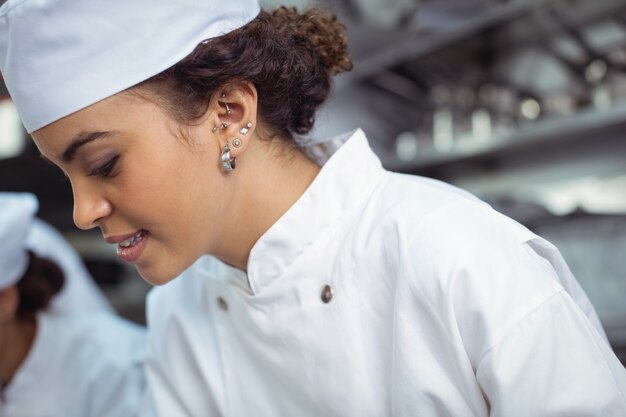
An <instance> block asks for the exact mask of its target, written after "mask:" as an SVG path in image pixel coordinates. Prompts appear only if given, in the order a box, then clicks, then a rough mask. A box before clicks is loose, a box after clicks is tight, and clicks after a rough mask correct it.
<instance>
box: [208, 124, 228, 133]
mask: <svg viewBox="0 0 626 417" xmlns="http://www.w3.org/2000/svg"><path fill="white" fill-rule="evenodd" d="M220 126H221V127H222V129H226V128H227V127H228V123H226V122H223V123H221V124H220ZM211 132H213V133H215V132H217V126H213V129H211Z"/></svg>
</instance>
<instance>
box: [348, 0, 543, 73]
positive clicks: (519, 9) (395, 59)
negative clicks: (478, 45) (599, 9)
mask: <svg viewBox="0 0 626 417" xmlns="http://www.w3.org/2000/svg"><path fill="white" fill-rule="evenodd" d="M554 1H555V0H526V1H519V0H518V1H511V2H509V3H506V4H504V5H501V6H495V7H493V9H492V10H490V11H489V12H488V13H484V14H481V15H479V16H476V17H475V18H472V19H468V20H467V21H466V22H464V23H463V24H462V25H460V26H458V27H457V28H455V29H454V30H449V31H445V32H440V33H433V34H426V35H425V34H423V33H420V32H416V33H406V34H404V35H403V38H402V40H401V41H397V42H393V43H392V45H388V46H386V47H385V48H381V49H379V50H377V51H374V52H372V53H369V54H367V55H365V56H363V57H361V58H356V59H355V62H354V64H355V65H354V69H353V70H352V71H351V72H350V73H348V74H346V75H345V76H344V78H345V80H344V82H354V81H360V80H363V79H367V78H369V77H372V76H374V75H376V74H378V73H379V72H380V71H382V70H385V69H388V68H391V67H394V66H395V65H398V64H399V63H401V62H402V61H404V60H406V59H408V58H410V59H415V58H419V57H421V56H425V55H427V54H430V53H432V52H434V51H437V50H439V49H441V48H444V47H446V46H450V45H453V44H455V43H457V42H460V41H463V40H465V39H467V38H469V37H471V36H473V35H475V34H478V33H480V32H481V31H484V30H487V29H489V28H492V27H495V26H498V25H501V24H504V23H507V22H509V21H512V20H515V19H518V18H520V17H522V16H525V15H527V14H529V13H532V12H534V11H536V10H539V9H541V8H542V7H544V6H546V5H548V4H550V3H554Z"/></svg>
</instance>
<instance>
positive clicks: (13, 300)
mask: <svg viewBox="0 0 626 417" xmlns="http://www.w3.org/2000/svg"><path fill="white" fill-rule="evenodd" d="M19 304H20V295H19V292H18V290H17V285H11V286H10V287H7V288H3V289H1V290H0V323H6V322H9V321H11V320H13V319H14V318H15V314H16V312H17V308H18V307H19Z"/></svg>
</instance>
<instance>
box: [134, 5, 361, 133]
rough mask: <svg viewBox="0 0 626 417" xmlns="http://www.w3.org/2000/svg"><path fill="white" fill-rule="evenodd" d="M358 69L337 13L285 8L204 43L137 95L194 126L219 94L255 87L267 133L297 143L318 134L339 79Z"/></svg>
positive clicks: (146, 84) (264, 14)
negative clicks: (321, 110) (240, 85)
mask: <svg viewBox="0 0 626 417" xmlns="http://www.w3.org/2000/svg"><path fill="white" fill-rule="evenodd" d="M350 69H352V62H351V59H350V55H349V53H348V36H347V31H346V28H345V26H344V25H343V24H342V23H340V22H339V21H338V20H337V18H336V17H335V16H334V15H333V14H332V13H330V12H328V11H325V10H323V9H318V8H312V9H309V10H306V11H304V12H302V13H300V12H298V11H297V10H296V9H295V8H288V7H280V8H277V9H275V10H273V11H271V12H267V11H261V12H260V13H259V15H258V16H257V17H256V18H255V19H253V20H252V21H251V22H250V23H248V24H246V25H245V26H243V27H241V28H239V29H236V30H234V31H232V32H230V33H227V34H225V35H223V36H219V37H216V38H211V39H208V40H206V41H204V42H201V43H200V44H199V45H198V46H197V47H196V48H195V50H194V51H193V52H192V53H191V54H189V55H188V56H187V57H185V58H184V59H183V60H182V61H180V62H178V63H177V64H175V65H174V66H172V67H170V68H168V69H167V70H165V71H163V72H161V73H159V74H157V75H155V76H153V77H151V78H149V79H147V80H146V81H144V82H142V83H140V84H138V85H137V86H135V87H133V89H139V91H141V90H147V91H148V92H149V93H150V94H151V95H152V96H153V97H156V98H157V100H158V104H159V105H161V106H162V107H164V108H165V110H166V111H168V113H169V114H170V115H172V116H173V117H174V118H175V119H176V120H177V121H179V122H184V123H187V124H191V123H193V122H194V121H197V120H199V119H200V117H202V116H203V115H204V114H205V113H206V110H207V108H208V105H209V103H210V100H211V98H212V97H213V95H214V94H215V93H216V91H217V89H218V88H220V87H222V86H224V85H228V82H232V81H234V82H236V81H249V82H251V83H253V84H254V86H255V87H256V89H257V92H258V107H259V111H258V114H259V119H260V120H259V122H260V123H261V124H262V128H263V132H266V133H267V134H268V136H270V137H273V136H276V135H279V136H281V137H285V138H287V139H293V134H305V133H308V132H309V131H310V130H311V129H312V127H313V124H314V122H315V112H316V111H317V109H318V107H319V106H320V105H321V104H322V103H323V102H324V101H325V100H326V99H327V97H328V95H329V94H330V90H331V86H332V83H331V77H332V76H333V75H336V74H338V73H341V72H343V71H349V70H350ZM257 124H258V123H257Z"/></svg>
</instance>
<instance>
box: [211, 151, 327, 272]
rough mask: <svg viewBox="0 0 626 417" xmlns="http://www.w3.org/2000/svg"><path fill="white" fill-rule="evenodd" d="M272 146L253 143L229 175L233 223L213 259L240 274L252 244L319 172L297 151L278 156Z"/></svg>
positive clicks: (228, 226)
mask: <svg viewBox="0 0 626 417" xmlns="http://www.w3.org/2000/svg"><path fill="white" fill-rule="evenodd" d="M281 143H282V142H281ZM251 145H252V144H251ZM275 145H277V144H273V143H268V142H264V141H262V140H259V141H256V143H255V144H254V145H253V146H251V147H250V149H248V150H247V151H246V153H245V155H243V156H242V159H243V161H242V162H241V163H239V164H238V166H237V170H236V171H234V172H233V173H232V174H235V175H233V184H232V186H233V187H234V188H233V190H234V192H233V196H232V199H233V200H232V205H231V207H233V208H234V209H233V212H232V214H233V215H232V216H229V217H230V218H231V219H234V221H233V222H230V223H229V224H228V225H226V231H225V232H226V235H227V236H228V237H229V238H228V239H227V241H228V242H227V243H225V245H224V247H223V248H221V250H220V251H216V252H217V253H215V255H216V256H217V257H218V258H220V259H221V260H222V261H223V262H226V263H228V264H230V265H232V266H235V267H236V268H239V269H241V270H243V271H246V270H247V264H248V258H249V255H250V251H251V250H252V247H253V246H254V244H255V243H256V242H257V241H258V240H259V238H261V236H262V235H263V234H264V233H265V232H266V231H267V230H268V229H269V228H270V227H271V226H272V225H273V224H274V223H276V222H277V221H278V219H280V218H281V217H282V216H283V215H284V214H285V213H286V212H287V211H288V210H289V208H290V207H291V206H293V204H294V203H295V202H296V201H297V200H298V199H299V198H300V197H301V196H302V194H304V192H305V191H306V189H307V188H308V187H309V186H310V185H311V183H312V182H313V180H314V179H315V177H316V176H317V174H318V173H319V171H320V167H319V166H318V165H317V164H316V163H315V162H313V161H311V160H309V159H308V158H307V157H306V156H304V154H302V152H300V151H299V150H297V149H293V150H289V151H285V152H282V151H280V150H277V149H276V147H275ZM285 146H288V145H285ZM248 161H250V163H247V162H248Z"/></svg>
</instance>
